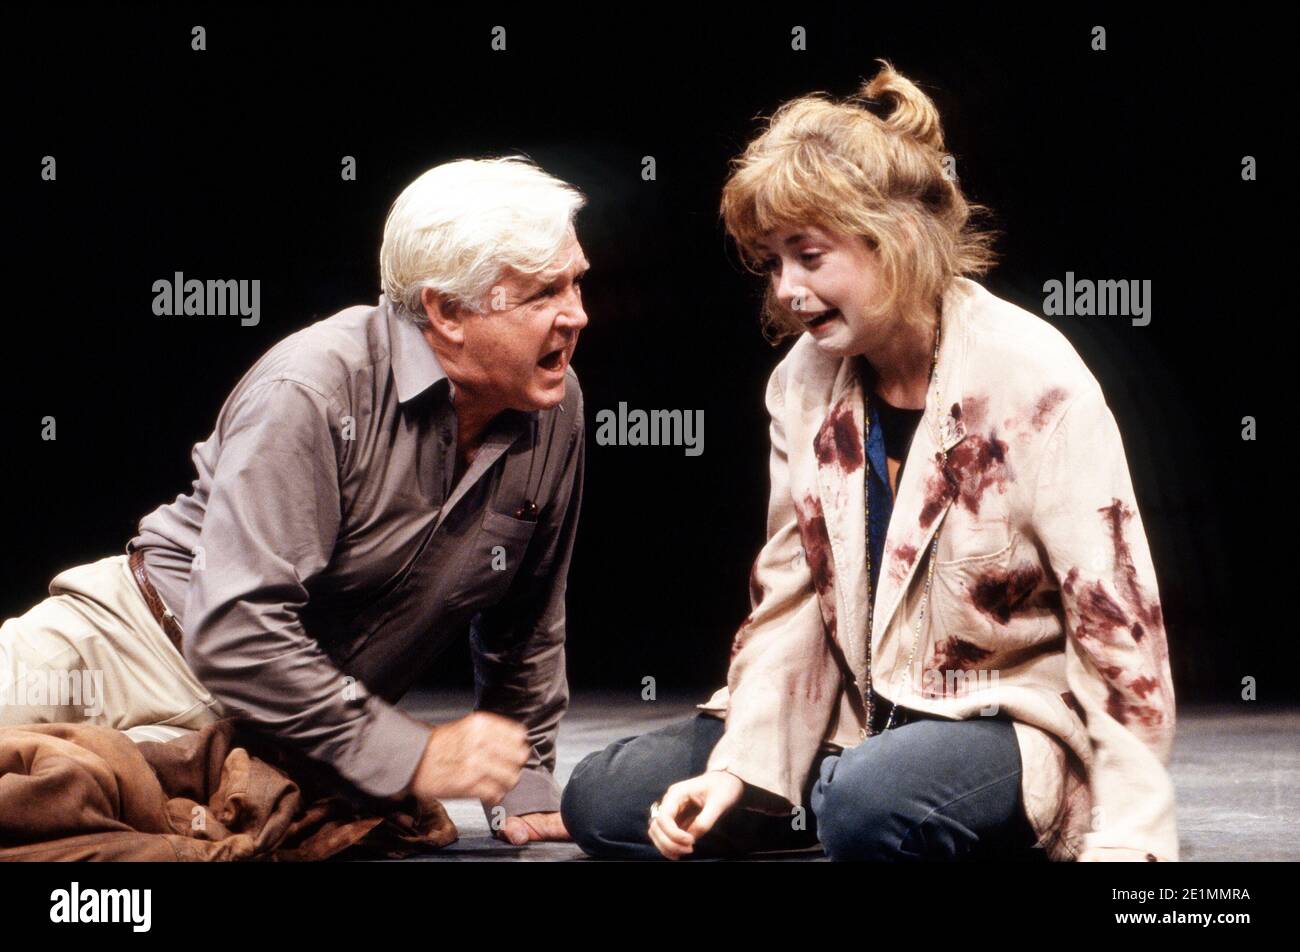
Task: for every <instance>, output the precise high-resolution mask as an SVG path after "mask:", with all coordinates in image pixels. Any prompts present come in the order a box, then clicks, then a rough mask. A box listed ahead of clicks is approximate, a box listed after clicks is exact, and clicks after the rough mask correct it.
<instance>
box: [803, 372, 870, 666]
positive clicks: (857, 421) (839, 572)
mask: <svg viewBox="0 0 1300 952" xmlns="http://www.w3.org/2000/svg"><path fill="white" fill-rule="evenodd" d="M858 367H859V364H858V360H857V358H848V359H845V360H842V361H840V366H839V371H838V373H837V374H836V376H835V381H834V383H833V384H832V387H831V395H830V400H829V409H828V411H827V414H826V418H825V419H824V420H823V421H822V424H821V427H820V428H819V429H818V431H817V435H816V437H815V438H814V439H813V452H814V455H815V457H816V461H817V490H818V494H819V496H820V497H821V504H822V512H823V514H824V516H825V519H826V534H827V537H828V538H829V541H830V548H831V557H832V560H833V570H834V576H833V577H834V579H835V584H834V586H833V592H834V598H835V618H836V625H835V635H836V639H837V641H838V642H839V643H840V646H841V648H842V649H843V651H844V655H845V660H846V661H847V662H848V664H849V665H850V667H851V668H852V669H853V671H854V672H855V673H856V672H861V671H863V669H864V665H865V657H866V645H865V644H864V643H863V639H862V638H861V637H859V635H860V633H861V632H863V631H865V630H866V604H867V601H866V596H867V581H866V579H867V576H866V548H865V541H864V540H865V538H866V536H865V530H864V524H865V520H866V506H865V501H864V496H863V492H864V487H865V486H866V482H865V474H866V465H867V463H866V447H865V445H864V440H863V416H862V381H861V377H860V375H859V373H858Z"/></svg>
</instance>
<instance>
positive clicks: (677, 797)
mask: <svg viewBox="0 0 1300 952" xmlns="http://www.w3.org/2000/svg"><path fill="white" fill-rule="evenodd" d="M744 790H745V784H744V782H743V781H742V780H741V779H740V778H739V777H737V776H736V775H735V774H732V773H727V771H725V770H710V771H709V772H708V773H703V774H700V775H699V776H698V777H692V778H691V779H689V780H683V781H681V782H680V783H675V784H673V785H672V786H671V787H669V788H668V790H667V791H665V793H664V796H663V799H662V800H661V801H660V802H659V809H658V811H657V812H656V813H655V817H654V819H652V820H651V821H650V842H651V843H653V844H654V845H655V849H657V850H659V852H660V853H662V854H663V855H664V856H666V857H668V858H669V859H681V858H682V857H683V856H686V855H688V854H690V853H691V852H693V851H694V850H695V840H696V839H697V838H698V837H701V836H703V835H704V834H705V833H707V832H709V830H711V829H712V828H713V824H714V823H716V822H717V821H718V818H719V817H720V816H722V814H724V813H726V812H727V811H728V810H730V809H731V808H732V807H733V806H735V805H736V803H737V802H738V801H739V800H740V796H741V794H742V793H744Z"/></svg>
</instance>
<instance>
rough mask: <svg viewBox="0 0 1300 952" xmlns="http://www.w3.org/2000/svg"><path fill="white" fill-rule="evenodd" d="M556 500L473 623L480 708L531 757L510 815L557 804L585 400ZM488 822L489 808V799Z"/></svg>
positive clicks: (512, 795)
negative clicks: (508, 729) (517, 735)
mask: <svg viewBox="0 0 1300 952" xmlns="http://www.w3.org/2000/svg"><path fill="white" fill-rule="evenodd" d="M573 412H574V414H575V419H574V422H573V429H572V431H571V435H570V437H569V440H568V446H567V447H566V450H567V451H566V453H565V456H564V464H563V469H562V471H561V472H560V473H559V477H558V480H557V484H556V489H555V491H554V494H553V496H552V498H551V502H550V503H549V505H547V506H546V507H545V508H543V510H542V511H541V513H539V515H538V525H537V528H536V529H535V530H534V533H533V539H532V543H531V544H530V546H529V552H528V555H527V557H526V564H524V565H521V566H520V572H519V576H518V577H517V578H516V579H515V582H514V584H513V585H512V587H511V591H510V592H509V593H508V594H507V596H506V597H505V598H504V599H503V600H502V601H501V602H500V603H499V604H498V605H495V606H493V607H491V608H489V609H486V610H484V611H482V612H480V613H479V615H478V616H477V617H476V618H475V619H474V621H473V623H472V624H471V627H470V634H471V637H470V649H471V655H472V657H473V661H474V687H475V704H474V708H475V710H480V711H490V712H492V713H494V714H500V715H502V716H504V717H509V718H511V719H513V720H516V721H519V722H520V723H522V724H523V725H524V727H525V728H526V729H527V732H528V744H529V748H530V750H529V755H528V761H527V763H526V764H525V765H524V770H523V773H522V775H521V776H520V778H519V783H518V784H517V785H516V786H515V788H514V789H513V790H511V791H510V792H509V793H507V794H506V796H505V798H504V799H503V800H502V801H501V804H500V806H502V807H504V808H505V814H504V815H505V816H521V815H523V814H525V813H554V812H558V811H559V809H560V787H559V784H558V783H557V782H556V779H555V755H556V744H555V741H556V735H557V734H558V733H559V726H560V719H561V718H562V717H563V716H564V712H565V711H566V710H567V709H568V704H569V688H568V680H567V678H566V674H565V666H564V638H565V608H564V598H565V591H566V586H567V581H568V575H569V561H570V558H571V557H572V554H573V541H574V538H575V536H576V534H577V528H578V510H579V509H580V507H581V501H582V478H583V467H584V453H585V444H584V438H583V411H582V403H581V398H579V399H578V401H577V403H576V407H575V408H574V411H573ZM483 806H484V810H485V812H486V813H487V816H488V820H489V822H491V821H492V820H493V817H492V806H493V805H491V804H487V803H484V804H483Z"/></svg>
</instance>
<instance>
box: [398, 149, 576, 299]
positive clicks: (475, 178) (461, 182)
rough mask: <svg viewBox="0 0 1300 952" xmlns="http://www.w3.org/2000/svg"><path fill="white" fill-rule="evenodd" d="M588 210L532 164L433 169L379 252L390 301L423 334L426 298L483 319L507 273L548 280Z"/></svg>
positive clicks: (414, 189) (461, 163)
mask: <svg viewBox="0 0 1300 952" xmlns="http://www.w3.org/2000/svg"><path fill="white" fill-rule="evenodd" d="M586 203H587V199H586V196H584V195H583V194H582V192H580V191H578V189H576V188H574V187H573V186H572V185H570V184H568V183H567V182H562V181H560V180H559V179H557V178H554V177H553V176H551V175H548V174H547V173H545V172H543V171H542V170H541V169H540V168H538V167H537V165H536V164H535V163H534V162H533V161H532V160H531V159H528V158H527V157H525V156H520V155H511V156H505V157H503V158H496V159H460V160H457V161H455V162H447V163H444V164H443V165H438V166H434V167H433V168H431V169H429V171H427V172H425V173H424V174H423V175H421V176H420V177H419V178H417V179H416V180H415V181H414V182H412V183H411V184H410V185H408V186H407V187H406V188H405V189H404V190H403V191H402V194H401V195H399V196H397V201H395V202H393V207H392V208H391V209H389V212H388V219H387V221H385V222H384V243H383V246H382V247H381V248H380V250H379V274H380V281H381V283H382V285H383V289H384V293H385V294H386V295H387V296H388V299H389V300H390V301H392V302H393V305H394V307H396V308H397V311H398V313H399V314H401V316H402V317H404V318H406V319H407V320H409V321H411V322H412V323H414V324H416V325H424V324H426V323H428V318H427V317H426V316H425V313H424V306H423V304H421V301H420V296H421V293H422V292H423V290H424V289H425V288H432V289H433V290H434V291H436V292H438V293H439V294H440V295H443V296H445V297H446V298H448V299H449V300H450V301H451V302H452V303H453V304H455V305H457V306H459V307H463V308H465V309H467V310H470V311H474V312H476V313H482V312H483V311H484V310H485V309H486V308H485V299H486V298H487V296H488V292H489V291H490V290H491V289H492V286H493V285H494V284H496V283H497V282H498V281H499V280H500V279H501V276H502V273H503V270H504V269H505V268H506V267H507V266H508V267H511V268H513V269H515V270H516V271H519V272H521V273H523V274H530V275H531V274H540V273H542V272H543V271H545V270H546V268H547V266H548V265H549V264H550V263H551V262H552V261H553V260H554V259H555V256H556V255H558V254H559V253H560V251H561V249H562V248H563V247H564V246H565V244H566V242H567V241H568V240H569V237H570V235H572V234H573V220H574V217H575V216H576V215H577V213H578V210H579V209H581V208H582V207H583V206H584V205H585V204H586Z"/></svg>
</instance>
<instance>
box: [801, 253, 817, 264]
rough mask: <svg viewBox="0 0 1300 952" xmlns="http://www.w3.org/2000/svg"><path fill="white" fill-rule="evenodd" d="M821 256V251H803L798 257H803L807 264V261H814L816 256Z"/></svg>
mask: <svg viewBox="0 0 1300 952" xmlns="http://www.w3.org/2000/svg"><path fill="white" fill-rule="evenodd" d="M821 256H822V253H821V252H820V251H805V252H804V253H803V254H801V255H800V256H799V257H800V258H803V260H804V263H805V264H809V263H811V262H812V261H816V260H817V259H818V258H820V257H821Z"/></svg>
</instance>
